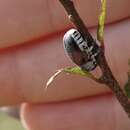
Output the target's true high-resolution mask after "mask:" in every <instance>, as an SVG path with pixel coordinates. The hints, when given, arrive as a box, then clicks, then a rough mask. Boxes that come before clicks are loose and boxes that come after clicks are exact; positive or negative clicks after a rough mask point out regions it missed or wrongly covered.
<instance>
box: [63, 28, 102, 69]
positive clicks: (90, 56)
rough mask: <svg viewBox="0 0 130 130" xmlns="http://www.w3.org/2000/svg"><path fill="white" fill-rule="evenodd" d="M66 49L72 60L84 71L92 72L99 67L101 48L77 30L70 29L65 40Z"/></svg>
mask: <svg viewBox="0 0 130 130" xmlns="http://www.w3.org/2000/svg"><path fill="white" fill-rule="evenodd" d="M63 44H64V49H65V50H66V52H67V54H68V56H69V57H70V58H71V60H72V61H73V62H74V63H75V64H77V65H78V66H80V67H81V68H82V69H83V70H87V71H92V70H94V69H95V68H96V66H97V58H98V55H99V53H100V47H99V46H98V45H97V44H96V42H95V41H94V40H93V39H92V41H91V42H90V41H89V40H86V39H84V38H83V37H82V36H81V34H80V32H79V31H78V30H76V29H70V30H69V31H68V32H66V33H65V35H64V38H63Z"/></svg>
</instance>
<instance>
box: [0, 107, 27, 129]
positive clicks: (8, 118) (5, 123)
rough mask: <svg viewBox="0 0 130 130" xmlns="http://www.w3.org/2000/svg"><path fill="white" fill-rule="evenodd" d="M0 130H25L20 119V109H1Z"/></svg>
mask: <svg viewBox="0 0 130 130" xmlns="http://www.w3.org/2000/svg"><path fill="white" fill-rule="evenodd" d="M0 130H25V129H24V128H23V126H22V124H21V122H20V119H19V107H18V106H16V107H2V108H0Z"/></svg>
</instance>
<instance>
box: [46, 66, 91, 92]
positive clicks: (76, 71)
mask: <svg viewBox="0 0 130 130" xmlns="http://www.w3.org/2000/svg"><path fill="white" fill-rule="evenodd" d="M61 72H65V73H70V74H79V75H81V76H88V77H93V76H92V74H91V73H89V72H87V71H84V70H82V69H81V68H80V67H77V66H76V67H69V68H64V69H60V70H57V72H56V73H55V74H54V75H52V76H51V77H50V79H49V80H48V81H47V83H46V87H45V90H46V89H47V88H48V87H49V86H50V84H52V82H54V80H55V79H56V78H57V76H58V75H59V74H61Z"/></svg>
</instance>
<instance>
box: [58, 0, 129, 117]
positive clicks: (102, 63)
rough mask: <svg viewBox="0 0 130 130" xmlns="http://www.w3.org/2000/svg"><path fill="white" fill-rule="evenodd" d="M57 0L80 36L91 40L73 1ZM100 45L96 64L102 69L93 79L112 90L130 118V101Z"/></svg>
mask: <svg viewBox="0 0 130 130" xmlns="http://www.w3.org/2000/svg"><path fill="white" fill-rule="evenodd" d="M59 1H60V3H61V4H62V5H63V7H64V8H65V10H66V12H67V14H68V16H69V19H70V20H71V22H72V23H73V24H74V25H75V27H76V28H77V29H78V31H79V32H80V33H81V34H82V36H84V38H86V39H88V40H89V41H91V40H93V38H92V36H91V34H90V33H89V32H88V29H87V27H86V26H85V24H84V23H83V21H82V19H81V18H80V16H79V14H78V13H77V11H76V9H75V7H74V4H73V2H72V1H71V0H59ZM102 45H103V47H102V46H101V54H100V56H99V58H98V64H99V67H100V69H101V71H102V76H101V78H100V79H99V80H98V79H97V80H94V81H96V82H98V83H103V84H105V85H107V86H108V87H109V88H110V89H111V90H112V92H113V93H114V94H115V96H116V97H117V99H118V101H119V102H120V104H121V105H122V107H123V108H124V110H125V112H126V113H127V115H128V117H129V118H130V102H129V100H128V98H127V96H126V95H125V94H124V93H123V91H122V89H121V87H120V85H119V83H118V82H117V80H116V78H115V77H114V76H113V74H112V71H111V69H110V67H109V66H108V63H107V61H106V58H105V55H104V44H102Z"/></svg>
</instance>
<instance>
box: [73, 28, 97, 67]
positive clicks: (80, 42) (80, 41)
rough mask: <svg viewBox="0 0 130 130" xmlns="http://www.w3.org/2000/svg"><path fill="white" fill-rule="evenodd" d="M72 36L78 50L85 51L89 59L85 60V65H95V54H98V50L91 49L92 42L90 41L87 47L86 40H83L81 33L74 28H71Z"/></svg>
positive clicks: (92, 46)
mask: <svg viewBox="0 0 130 130" xmlns="http://www.w3.org/2000/svg"><path fill="white" fill-rule="evenodd" d="M72 37H73V38H74V41H75V43H76V44H77V45H78V47H79V48H80V50H81V51H83V52H86V53H87V54H88V59H90V61H88V62H87V65H88V66H89V67H90V68H93V66H95V65H96V64H97V63H96V56H97V55H98V54H99V52H98V51H96V52H95V51H94V50H93V48H94V44H93V43H91V46H90V47H89V46H88V43H87V41H85V40H84V39H83V37H82V36H81V34H80V33H79V32H78V30H76V29H73V33H72ZM84 66H86V65H84Z"/></svg>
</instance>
